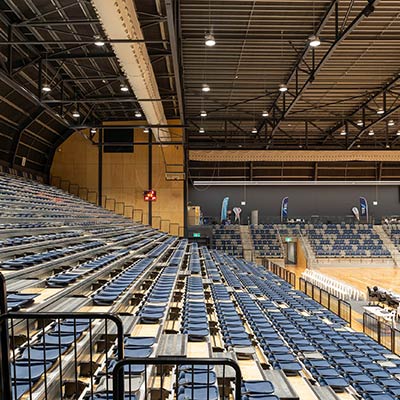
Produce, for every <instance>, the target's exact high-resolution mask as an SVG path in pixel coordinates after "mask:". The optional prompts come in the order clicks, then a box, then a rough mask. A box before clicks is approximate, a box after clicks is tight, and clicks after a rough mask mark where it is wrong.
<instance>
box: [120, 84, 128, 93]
mask: <svg viewBox="0 0 400 400" xmlns="http://www.w3.org/2000/svg"><path fill="white" fill-rule="evenodd" d="M128 91H129V88H128V86H126V85H124V84H121V92H128Z"/></svg>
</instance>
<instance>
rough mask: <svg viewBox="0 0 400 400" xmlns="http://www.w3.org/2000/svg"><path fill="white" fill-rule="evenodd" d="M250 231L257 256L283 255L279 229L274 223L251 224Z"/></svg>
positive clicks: (273, 256) (274, 256)
mask: <svg viewBox="0 0 400 400" xmlns="http://www.w3.org/2000/svg"><path fill="white" fill-rule="evenodd" d="M250 232H251V237H252V240H253V244H254V250H255V253H256V256H257V257H271V258H281V257H282V254H283V253H282V247H281V242H280V239H279V231H278V229H276V228H275V226H274V225H271V224H266V225H251V227H250Z"/></svg>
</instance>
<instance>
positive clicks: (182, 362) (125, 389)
mask: <svg viewBox="0 0 400 400" xmlns="http://www.w3.org/2000/svg"><path fill="white" fill-rule="evenodd" d="M135 365H141V366H144V379H143V383H144V386H145V387H144V398H147V396H148V394H149V391H150V389H149V388H148V376H149V372H148V368H149V367H156V368H155V371H153V373H152V378H153V381H157V382H158V383H159V387H158V390H157V389H156V388H154V387H153V388H152V389H151V398H153V399H154V398H155V399H164V398H165V399H166V398H168V395H167V394H166V391H167V392H168V388H164V383H166V384H168V383H169V384H168V385H169V387H171V386H172V390H173V391H174V393H175V397H174V398H175V399H178V398H180V397H181V396H179V395H180V394H181V393H180V392H179V390H180V388H182V387H183V384H182V383H181V381H180V373H181V372H182V370H181V369H182V367H184V369H185V371H186V372H187V374H188V375H189V378H190V377H191V378H192V379H191V382H185V384H184V389H185V390H187V393H189V394H190V398H191V399H196V398H200V396H199V393H196V392H197V389H198V388H199V386H200V385H199V383H198V382H196V374H195V371H196V366H205V367H206V369H204V371H205V373H206V380H205V382H204V385H202V387H205V390H204V391H203V390H202V393H201V398H202V399H203V400H210V398H213V399H215V398H216V397H215V394H214V393H211V388H212V387H213V386H214V387H216V386H215V385H216V384H218V397H217V398H218V399H221V400H222V399H227V398H233V399H234V400H240V399H241V398H242V394H241V386H242V374H241V372H240V368H239V365H238V364H237V363H236V361H234V360H231V359H228V358H186V357H168V358H167V357H158V358H129V359H125V360H122V361H119V362H117V364H116V365H115V367H114V370H113V400H124V399H127V398H131V396H132V395H133V394H134V392H133V390H132V387H131V386H129V385H130V382H131V376H132V375H133V374H132V375H131V374H130V370H131V368H132V367H133V366H135ZM215 367H218V368H220V370H219V371H218V373H217V374H215V375H216V376H217V377H218V381H216V382H214V383H212V382H210V379H212V376H211V372H212V370H213V369H214V368H215ZM230 369H231V370H233V372H234V374H233V375H232V374H231V371H229V370H230ZM202 371H203V370H202ZM125 380H126V381H127V382H128V383H127V384H125ZM232 381H233V382H234V393H233V397H230V396H229V394H230V383H231V382H232ZM167 382H168V383H167ZM157 392H158V393H157ZM182 398H187V397H186V395H185V394H184V396H182Z"/></svg>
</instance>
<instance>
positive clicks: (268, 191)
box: [189, 186, 400, 223]
mask: <svg viewBox="0 0 400 400" xmlns="http://www.w3.org/2000/svg"><path fill="white" fill-rule="evenodd" d="M225 196H228V197H229V198H230V201H229V209H232V208H233V207H235V206H238V207H241V208H242V210H243V211H242V222H244V223H246V221H247V216H249V215H250V213H251V210H254V209H258V210H259V220H260V221H264V220H265V219H266V218H271V217H272V218H275V219H278V218H279V215H280V205H281V201H282V198H283V197H285V196H288V197H289V218H290V217H303V216H304V217H306V216H311V215H320V216H337V217H342V216H345V215H351V214H352V213H351V209H352V207H354V206H356V207H359V198H360V196H364V197H366V199H367V200H368V203H369V209H370V215H373V216H375V217H377V218H380V217H382V216H386V215H399V214H400V202H399V188H398V186H381V187H376V186H287V187H284V186H258V187H254V186H253V187H247V188H243V186H241V187H237V186H210V187H209V188H205V187H199V188H194V187H190V189H189V201H190V203H191V204H192V205H200V206H201V209H202V211H203V214H204V215H208V216H219V215H220V210H221V203H222V200H223V198H224V197H225ZM242 200H245V201H246V205H245V206H242V205H241V201H242ZM374 200H377V201H378V205H377V206H373V204H372V202H373V201H374Z"/></svg>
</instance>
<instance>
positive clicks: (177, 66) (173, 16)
mask: <svg viewBox="0 0 400 400" xmlns="http://www.w3.org/2000/svg"><path fill="white" fill-rule="evenodd" d="M176 4H177V3H176V2H173V1H172V0H166V1H165V8H166V12H167V23H168V35H169V39H170V46H171V53H172V65H173V68H174V75H175V87H176V92H177V97H178V107H179V114H180V117H181V120H182V121H185V107H184V101H183V90H182V82H181V77H182V74H181V63H180V57H179V53H180V52H179V43H178V36H177V21H178V18H177V14H178V12H179V11H178V9H177V7H176ZM174 5H175V7H174Z"/></svg>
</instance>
